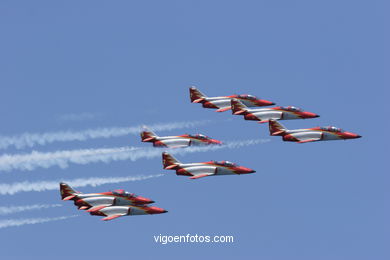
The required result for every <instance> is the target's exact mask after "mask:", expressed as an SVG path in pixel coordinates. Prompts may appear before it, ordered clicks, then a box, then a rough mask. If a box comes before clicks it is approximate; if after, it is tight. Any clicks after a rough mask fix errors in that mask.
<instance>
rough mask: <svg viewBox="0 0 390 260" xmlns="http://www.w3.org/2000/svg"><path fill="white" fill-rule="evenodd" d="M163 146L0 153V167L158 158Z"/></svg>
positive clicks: (234, 144) (249, 142)
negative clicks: (160, 147) (159, 147)
mask: <svg viewBox="0 0 390 260" xmlns="http://www.w3.org/2000/svg"><path fill="white" fill-rule="evenodd" d="M265 142H269V139H255V140H244V141H232V142H228V143H226V144H224V145H209V146H198V147H188V148H183V149H168V150H169V151H170V152H171V153H172V154H183V155H184V154H187V153H194V152H208V151H215V150H220V149H226V148H227V149H234V148H239V147H244V146H249V145H256V144H260V143H265ZM161 153H162V150H161V149H158V148H157V149H156V148H146V149H142V148H137V147H117V148H103V149H81V150H68V151H57V152H48V153H41V152H37V151H33V152H31V153H29V154H16V155H8V154H5V155H2V156H0V171H11V170H23V171H31V170H34V169H36V168H38V167H40V168H49V167H53V166H58V167H60V168H62V169H64V168H67V167H68V166H69V164H70V163H73V164H88V163H96V162H104V163H109V162H112V161H122V160H130V161H136V160H138V159H141V158H155V157H159V156H161Z"/></svg>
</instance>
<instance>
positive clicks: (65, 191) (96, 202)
mask: <svg viewBox="0 0 390 260" xmlns="http://www.w3.org/2000/svg"><path fill="white" fill-rule="evenodd" d="M60 193H61V198H62V200H73V202H74V204H75V205H76V206H78V208H79V209H82V210H86V209H88V210H93V209H96V208H97V207H99V208H100V207H103V206H105V207H107V206H123V205H145V204H150V203H154V201H153V200H151V199H148V198H144V197H141V196H138V195H136V194H134V193H129V192H127V191H125V190H114V191H107V192H101V193H81V192H78V191H75V190H74V189H72V188H71V187H70V186H69V185H68V184H66V183H63V182H61V183H60Z"/></svg>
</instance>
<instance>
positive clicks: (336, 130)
mask: <svg viewBox="0 0 390 260" xmlns="http://www.w3.org/2000/svg"><path fill="white" fill-rule="evenodd" d="M321 130H325V131H329V132H344V130H343V129H341V128H337V127H334V126H326V127H321Z"/></svg>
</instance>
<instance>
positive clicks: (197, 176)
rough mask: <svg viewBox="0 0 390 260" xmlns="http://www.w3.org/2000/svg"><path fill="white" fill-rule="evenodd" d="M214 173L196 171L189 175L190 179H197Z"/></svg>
mask: <svg viewBox="0 0 390 260" xmlns="http://www.w3.org/2000/svg"><path fill="white" fill-rule="evenodd" d="M214 174H215V173H212V172H210V173H198V174H196V175H194V176H192V177H190V179H199V178H203V177H207V176H211V175H214Z"/></svg>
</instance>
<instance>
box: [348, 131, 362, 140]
mask: <svg viewBox="0 0 390 260" xmlns="http://www.w3.org/2000/svg"><path fill="white" fill-rule="evenodd" d="M344 136H345V138H346V139H355V138H361V137H362V136H361V135H358V134H354V133H351V132H345V133H344Z"/></svg>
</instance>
